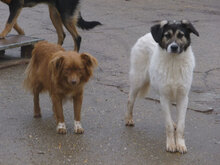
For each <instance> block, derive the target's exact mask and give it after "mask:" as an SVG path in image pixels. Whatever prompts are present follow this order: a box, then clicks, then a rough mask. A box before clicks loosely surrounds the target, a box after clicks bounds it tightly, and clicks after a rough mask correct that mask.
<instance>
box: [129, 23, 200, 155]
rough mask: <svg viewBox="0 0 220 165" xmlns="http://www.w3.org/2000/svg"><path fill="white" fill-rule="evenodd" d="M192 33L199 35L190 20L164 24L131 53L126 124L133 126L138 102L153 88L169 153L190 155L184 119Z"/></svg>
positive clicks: (192, 66) (138, 43)
mask: <svg viewBox="0 0 220 165" xmlns="http://www.w3.org/2000/svg"><path fill="white" fill-rule="evenodd" d="M190 33H193V34H195V35H197V36H199V33H198V32H197V30H196V29H195V28H194V26H193V25H192V24H191V23H190V22H189V21H187V20H182V21H180V22H177V21H166V20H165V21H161V22H160V23H158V24H156V25H154V26H152V27H151V33H147V34H146V35H144V36H143V37H141V38H140V39H138V41H137V42H136V44H135V45H134V46H133V48H132V50H131V57H130V72H129V78H130V92H129V98H128V105H127V106H128V107H127V108H128V110H127V114H126V125H127V126H133V125H134V121H133V106H134V102H135V99H136V97H137V96H145V94H146V92H147V91H148V88H149V86H150V85H151V86H152V87H153V89H155V90H156V91H157V92H158V94H159V95H160V103H161V106H162V110H163V112H164V114H165V118H166V136H167V138H166V150H167V151H170V152H176V151H179V152H180V153H186V152H187V148H186V145H185V140H184V127H185V116H186V110H187V105H188V94H189V91H190V87H191V84H192V79H193V69H194V67H195V59H194V55H193V52H192V48H191V46H190V43H191V39H190ZM172 102H176V107H177V111H178V117H177V118H178V119H177V125H176V124H175V123H174V122H173V120H172V118H171V113H170V108H171V104H172Z"/></svg>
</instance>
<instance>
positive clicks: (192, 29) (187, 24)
mask: <svg viewBox="0 0 220 165" xmlns="http://www.w3.org/2000/svg"><path fill="white" fill-rule="evenodd" d="M181 23H182V25H184V26H185V27H186V29H187V30H188V31H189V32H190V33H193V34H195V35H196V36H198V37H199V33H198V31H197V30H196V29H195V27H194V26H193V25H192V23H191V22H190V21H188V20H182V21H181Z"/></svg>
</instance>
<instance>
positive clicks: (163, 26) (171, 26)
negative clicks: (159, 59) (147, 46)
mask: <svg viewBox="0 0 220 165" xmlns="http://www.w3.org/2000/svg"><path fill="white" fill-rule="evenodd" d="M164 22H165V23H164ZM177 30H178V31H180V32H181V33H180V34H179V33H178V34H176V32H177ZM169 31H171V32H172V33H171V34H170V33H169ZM166 32H167V33H166ZM182 33H183V34H184V35H183V36H184V37H185V39H186V41H185V42H182V41H181V37H183V36H181V35H182ZM190 33H193V34H195V35H197V36H199V33H198V32H197V30H196V29H195V28H194V26H193V25H192V24H191V23H190V22H189V21H186V20H182V21H180V22H176V21H172V22H171V21H169V22H168V21H167V23H166V21H163V22H161V23H159V24H156V25H154V26H152V27H151V34H152V36H153V38H154V40H155V41H156V42H157V43H158V44H159V45H160V47H161V48H162V49H167V47H168V45H169V44H170V43H172V42H176V43H177V44H179V46H180V47H181V50H184V51H185V50H186V49H187V48H188V47H189V45H190V44H191V39H190ZM165 34H166V35H165ZM175 35H177V36H175ZM181 52H182V51H181Z"/></svg>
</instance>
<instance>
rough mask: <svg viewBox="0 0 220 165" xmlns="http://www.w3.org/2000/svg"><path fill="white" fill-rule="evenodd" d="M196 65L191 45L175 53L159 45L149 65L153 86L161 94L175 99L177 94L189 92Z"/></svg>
mask: <svg viewBox="0 0 220 165" xmlns="http://www.w3.org/2000/svg"><path fill="white" fill-rule="evenodd" d="M194 66H195V60H194V55H193V52H192V49H191V47H188V49H187V50H186V51H185V52H182V53H181V54H176V55H175V54H169V53H167V52H166V51H165V50H162V49H161V48H160V47H159V46H157V47H156V48H155V51H154V53H153V56H152V57H151V61H150V67H149V75H150V82H151V86H152V87H153V88H154V89H156V91H157V92H159V94H164V95H166V96H169V97H170V98H171V99H175V98H176V95H177V94H181V93H182V94H184V95H185V94H188V92H189V90H190V86H191V83H192V75H193V69H194Z"/></svg>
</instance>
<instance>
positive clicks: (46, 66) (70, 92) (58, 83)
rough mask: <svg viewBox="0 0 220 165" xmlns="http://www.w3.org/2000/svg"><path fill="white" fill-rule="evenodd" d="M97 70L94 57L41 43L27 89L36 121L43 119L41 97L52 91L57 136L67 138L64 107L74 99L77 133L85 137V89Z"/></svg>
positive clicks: (75, 128) (32, 61)
mask: <svg viewBox="0 0 220 165" xmlns="http://www.w3.org/2000/svg"><path fill="white" fill-rule="evenodd" d="M96 66H97V60H96V59H95V58H94V57H93V56H91V55H90V54H87V53H82V54H79V53H77V52H74V51H65V50H64V49H63V48H62V47H61V46H59V45H56V44H51V43H48V42H46V41H42V42H39V43H37V44H36V45H35V48H34V50H33V52H32V59H31V61H30V63H29V65H28V67H27V69H26V71H25V73H26V79H25V80H24V87H25V88H26V89H28V90H29V91H31V92H32V93H33V95H34V117H35V118H38V117H41V110H40V106H39V94H40V93H41V92H44V91H48V92H49V94H50V97H51V100H52V104H53V112H54V116H55V118H56V121H57V132H58V133H60V134H65V133H66V126H65V122H64V115H63V107H62V103H63V101H64V100H65V99H73V103H74V131H75V133H83V128H82V126H81V124H80V113H81V106H82V101H83V88H84V85H85V83H86V82H88V80H89V78H90V77H91V76H92V74H93V69H94V68H95V67H96Z"/></svg>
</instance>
